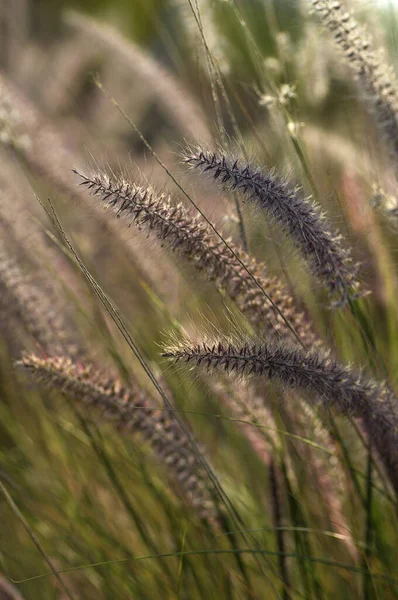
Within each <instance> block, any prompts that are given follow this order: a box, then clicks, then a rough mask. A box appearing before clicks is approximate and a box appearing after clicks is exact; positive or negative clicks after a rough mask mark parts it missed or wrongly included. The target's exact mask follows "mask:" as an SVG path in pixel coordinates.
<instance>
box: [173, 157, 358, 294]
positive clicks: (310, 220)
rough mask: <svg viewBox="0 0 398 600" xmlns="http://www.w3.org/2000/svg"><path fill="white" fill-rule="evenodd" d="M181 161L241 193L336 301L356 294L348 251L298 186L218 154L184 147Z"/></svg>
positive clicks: (265, 171) (353, 267) (351, 262)
mask: <svg viewBox="0 0 398 600" xmlns="http://www.w3.org/2000/svg"><path fill="white" fill-rule="evenodd" d="M183 160H184V162H185V163H186V164H188V165H190V166H191V167H192V168H194V169H196V170H199V171H201V172H202V173H204V174H207V175H209V176H210V177H211V178H212V179H213V180H214V181H216V182H217V183H219V184H221V185H222V186H223V187H224V188H227V189H229V190H231V191H235V190H236V191H238V192H240V193H241V194H242V196H243V198H244V199H245V200H248V201H251V202H255V203H256V204H257V205H258V206H259V207H260V208H261V209H264V210H265V211H266V212H267V215H268V216H270V218H271V219H272V220H273V221H274V222H276V223H278V224H279V225H280V226H281V227H282V229H283V230H284V232H285V233H287V234H288V235H289V236H290V237H291V239H292V241H293V242H294V244H295V246H296V247H297V248H298V249H299V250H300V252H301V253H302V255H303V257H304V258H305V259H306V260H307V262H308V264H309V266H310V269H311V272H312V273H313V275H314V276H315V277H316V278H317V279H318V280H319V281H320V282H321V283H323V284H324V286H325V287H326V288H327V289H328V290H329V292H330V293H331V294H333V295H336V296H337V297H338V299H339V302H342V303H344V302H345V301H346V300H347V299H348V298H349V297H353V296H355V295H356V293H357V288H358V281H357V270H358V269H357V266H356V265H355V264H354V263H353V261H352V259H351V256H350V252H349V251H348V250H347V249H346V248H344V246H343V244H342V243H341V236H340V235H338V234H335V233H333V232H332V230H331V229H330V228H329V225H328V223H327V220H326V217H325V215H324V214H323V213H322V212H321V211H320V209H319V207H318V206H317V205H316V204H315V203H314V202H313V201H312V200H311V199H310V198H307V197H305V195H304V193H303V191H302V190H301V188H300V187H298V186H293V185H290V184H289V183H288V182H286V181H283V180H282V179H281V178H279V177H278V176H277V175H276V173H275V171H274V170H271V169H265V168H263V169H259V168H257V167H255V166H253V165H251V164H248V163H245V164H243V163H242V164H241V163H240V161H239V160H238V159H237V158H234V157H232V158H230V157H229V156H227V154H226V153H225V152H223V151H220V152H213V151H210V150H205V149H203V148H201V147H196V148H192V147H188V148H187V149H186V151H185V153H184V158H183Z"/></svg>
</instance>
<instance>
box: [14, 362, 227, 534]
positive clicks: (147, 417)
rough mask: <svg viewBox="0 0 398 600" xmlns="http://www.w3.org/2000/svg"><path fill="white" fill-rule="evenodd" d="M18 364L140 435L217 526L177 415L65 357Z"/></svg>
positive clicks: (212, 505) (201, 471)
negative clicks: (170, 413)
mask: <svg viewBox="0 0 398 600" xmlns="http://www.w3.org/2000/svg"><path fill="white" fill-rule="evenodd" d="M16 364H17V366H18V367H21V368H23V369H24V370H25V371H27V372H28V373H29V374H30V375H31V376H32V377H33V378H34V379H35V380H36V381H39V382H42V383H44V384H46V385H47V386H49V387H51V388H55V389H58V390H61V391H62V392H64V393H65V394H67V395H68V396H70V397H72V398H74V399H75V400H78V401H80V402H82V403H83V404H85V405H86V406H88V407H93V408H96V409H98V411H100V414H101V417H102V418H105V419H110V420H112V421H113V422H114V423H115V425H116V426H117V427H118V429H119V430H120V431H122V432H125V433H130V432H137V433H140V434H141V435H142V436H143V437H144V438H145V439H146V440H147V441H148V442H149V443H150V445H151V446H152V449H153V451H154V453H155V454H156V455H157V457H158V459H159V460H160V461H161V462H163V463H165V464H166V466H167V469H168V471H169V474H170V476H171V477H172V478H173V479H174V480H175V481H176V483H177V484H178V486H179V489H180V492H181V494H182V495H183V496H184V497H185V498H186V500H187V501H188V502H190V503H191V504H192V505H193V506H194V507H195V508H196V509H197V510H198V513H199V514H200V516H201V517H202V518H205V519H208V520H209V521H212V522H215V521H216V520H217V514H218V513H217V508H216V504H215V502H214V500H213V497H212V495H211V491H210V487H209V485H208V481H207V474H206V472H205V470H204V468H203V467H202V465H201V464H199V463H198V460H197V458H196V456H195V454H194V453H193V451H192V450H191V447H190V445H189V443H188V442H187V440H186V438H185V436H184V433H183V431H182V430H181V429H180V427H179V425H178V423H177V422H176V421H175V420H174V419H173V418H172V415H169V414H168V413H167V412H166V411H163V410H157V409H156V408H154V407H153V406H152V399H151V398H150V397H149V396H148V394H147V393H146V392H144V391H143V390H141V389H139V388H136V387H135V388H133V387H129V388H127V387H125V386H123V385H121V383H120V382H118V381H116V380H112V379H111V380H105V379H104V378H103V377H102V376H101V375H100V374H99V373H98V372H97V371H96V370H95V369H94V368H93V367H92V365H88V366H84V365H83V364H80V363H79V364H77V363H75V362H73V361H72V360H70V359H69V358H66V357H63V356H61V357H50V358H40V357H38V356H36V355H27V356H24V357H23V358H22V360H20V361H19V362H18V363H16Z"/></svg>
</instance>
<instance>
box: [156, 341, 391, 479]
mask: <svg viewBox="0 0 398 600" xmlns="http://www.w3.org/2000/svg"><path fill="white" fill-rule="evenodd" d="M164 356H165V357H167V358H171V359H174V360H175V361H181V362H185V363H191V364H193V365H194V366H197V367H203V368H205V369H206V370H213V369H221V370H224V371H227V372H228V373H236V374H238V375H241V376H248V375H255V376H259V377H263V378H265V379H269V380H272V379H275V380H276V381H279V382H280V383H282V384H283V385H285V386H287V387H288V388H293V389H297V390H299V391H303V392H309V393H311V395H312V396H315V398H316V399H317V400H319V401H321V402H322V403H323V405H324V406H325V407H326V408H336V409H337V410H338V411H339V412H340V413H342V414H343V415H345V416H349V417H356V418H360V419H362V420H363V422H364V424H365V427H366V428H367V430H368V433H369V436H370V439H372V442H373V443H374V445H375V447H376V449H377V450H378V452H379V454H380V457H381V459H382V460H383V462H384V465H385V467H386V470H387V472H388V474H389V476H390V479H391V482H392V484H393V486H394V487H395V489H396V490H398V400H397V398H396V397H395V396H394V395H393V393H392V392H391V391H390V390H389V389H388V388H387V387H386V386H385V385H383V384H381V383H378V382H376V381H374V380H372V379H368V378H366V377H365V376H364V375H363V374H362V373H361V372H359V371H358V370H355V369H353V368H351V367H349V366H343V365H341V364H339V363H338V362H336V361H335V360H334V359H333V358H332V357H331V355H330V354H329V353H322V352H321V351H317V352H306V351H304V350H303V349H302V348H300V347H298V346H289V345H287V344H266V343H264V344H256V343H253V344H250V343H246V344H243V345H241V346H237V345H233V344H228V343H227V344H225V343H221V342H218V343H213V344H209V343H202V344H197V345H195V346H189V345H184V344H182V345H180V346H178V345H177V346H175V347H171V348H168V349H166V351H165V353H164Z"/></svg>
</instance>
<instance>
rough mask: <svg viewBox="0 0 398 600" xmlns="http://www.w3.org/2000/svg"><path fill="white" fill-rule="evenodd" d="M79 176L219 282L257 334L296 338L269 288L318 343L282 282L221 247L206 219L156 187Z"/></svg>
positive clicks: (308, 340) (309, 340)
mask: <svg viewBox="0 0 398 600" xmlns="http://www.w3.org/2000/svg"><path fill="white" fill-rule="evenodd" d="M75 173H76V174H77V175H78V176H79V177H80V178H81V185H82V186H84V187H86V188H87V189H88V190H90V192H91V194H92V195H93V196H96V197H98V198H100V199H101V202H102V204H103V205H104V206H105V208H109V209H111V210H112V211H113V212H114V214H115V215H116V217H123V218H124V219H125V220H126V222H127V223H129V225H131V224H135V225H136V226H137V227H139V228H142V227H145V228H146V229H147V230H149V231H152V232H153V233H154V234H155V235H156V236H157V237H158V238H159V239H160V240H162V241H165V242H167V244H168V247H169V248H170V250H171V251H172V252H174V253H176V254H178V255H179V256H180V257H182V258H184V259H185V260H187V261H189V262H190V263H191V264H192V265H193V266H194V267H195V269H197V270H198V271H201V272H203V273H204V274H205V275H206V276H207V277H208V279H210V280H211V281H214V282H215V283H216V284H217V285H218V286H219V287H220V288H221V289H223V290H224V291H225V292H226V293H227V294H228V295H229V297H230V298H231V299H232V300H233V301H234V302H236V304H237V306H238V307H239V309H240V310H241V311H242V313H243V314H245V315H246V316H247V318H248V319H249V321H250V322H251V323H252V324H253V325H254V326H255V327H256V330H257V331H261V332H272V333H273V334H274V335H277V336H280V337H289V336H290V335H291V331H290V330H289V328H288V327H287V326H286V322H285V321H284V320H283V318H282V317H281V314H280V313H278V311H277V310H276V309H275V308H274V306H273V305H271V303H270V302H268V301H266V299H265V298H264V295H263V293H262V289H265V290H267V293H268V294H269V296H270V297H271V298H272V300H273V302H274V304H275V305H276V306H277V307H278V308H279V310H280V311H281V313H282V314H283V315H284V317H285V318H286V319H288V320H289V321H290V322H291V323H292V324H293V326H294V328H295V331H296V332H297V333H298V335H299V336H300V339H301V340H302V342H303V343H304V344H308V345H313V344H314V343H317V342H316V336H315V334H314V333H313V331H312V330H311V328H310V326H309V323H308V321H307V320H306V318H305V317H304V315H303V314H302V313H300V312H299V311H298V310H296V308H295V307H294V302H293V299H292V297H291V295H290V294H289V292H288V291H287V290H286V288H285V287H284V285H283V284H282V282H281V281H278V280H277V279H276V278H270V277H267V275H266V274H265V267H264V265H259V264H258V263H257V262H256V261H255V259H254V258H253V257H251V256H249V255H248V254H246V253H245V252H244V251H243V250H241V249H240V248H238V247H236V246H235V245H234V244H233V243H232V242H230V241H229V242H228V246H229V247H227V246H225V245H224V244H223V243H221V242H220V240H219V239H218V238H217V237H216V236H215V235H214V233H213V231H212V230H211V228H210V227H209V226H208V224H207V223H206V222H205V221H204V220H203V219H202V218H201V217H200V215H196V216H194V215H192V213H191V212H189V211H188V210H187V209H186V208H185V207H184V206H182V204H178V205H175V204H173V203H172V202H171V201H170V199H169V198H167V197H166V196H165V195H159V194H156V193H155V192H154V191H153V190H152V189H151V188H142V187H139V186H137V185H134V184H130V183H128V182H126V181H125V180H123V179H110V178H109V177H108V176H107V175H106V174H104V173H101V172H98V173H95V174H94V175H90V176H87V175H83V174H82V173H79V172H78V171H75ZM231 250H232V251H231ZM237 257H238V258H239V259H240V260H239V259H238V258H237ZM240 261H242V262H243V263H244V264H245V265H246V266H247V267H248V268H249V269H250V272H251V273H253V274H254V276H255V279H256V281H257V282H259V283H260V285H261V287H259V286H258V285H257V284H256V281H254V280H253V279H252V278H251V277H249V275H248V273H247V271H246V270H245V268H244V267H243V266H242V264H241V262H240ZM261 288H262V289H261Z"/></svg>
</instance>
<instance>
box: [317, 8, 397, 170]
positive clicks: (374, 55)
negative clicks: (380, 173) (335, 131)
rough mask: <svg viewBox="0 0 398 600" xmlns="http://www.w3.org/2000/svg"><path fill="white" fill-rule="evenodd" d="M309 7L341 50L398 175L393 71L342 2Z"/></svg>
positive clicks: (395, 94) (395, 99)
mask: <svg viewBox="0 0 398 600" xmlns="http://www.w3.org/2000/svg"><path fill="white" fill-rule="evenodd" d="M312 5H313V7H314V10H315V11H316V12H317V14H318V15H319V16H320V19H321V20H322V22H323V23H324V25H325V26H326V27H327V28H328V29H329V31H330V32H331V33H332V34H333V37H334V39H335V41H336V43H337V45H338V46H339V47H340V48H341V49H342V51H343V54H344V57H345V59H346V61H347V63H348V65H349V66H350V68H351V69H352V71H353V73H354V75H355V78H356V80H357V83H358V88H359V91H360V92H362V95H363V99H364V101H365V102H366V104H367V105H368V107H369V108H370V112H371V113H372V114H373V116H374V119H375V121H376V124H377V126H378V129H379V131H380V134H381V136H382V138H384V140H385V141H386V143H387V146H388V148H389V150H390V153H391V156H392V158H393V160H394V162H395V167H396V172H398V83H397V79H396V77H395V74H394V71H393V68H392V67H391V66H388V65H386V63H385V61H384V57H383V56H382V54H381V52H380V51H375V50H374V49H373V48H372V43H371V41H370V39H369V36H368V35H367V34H366V32H365V31H364V30H363V28H362V27H360V25H359V24H358V23H357V22H356V21H355V20H354V19H353V17H352V16H351V14H350V13H349V12H347V11H346V10H345V7H344V6H343V3H342V2H339V1H337V0H333V1H330V0H312Z"/></svg>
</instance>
